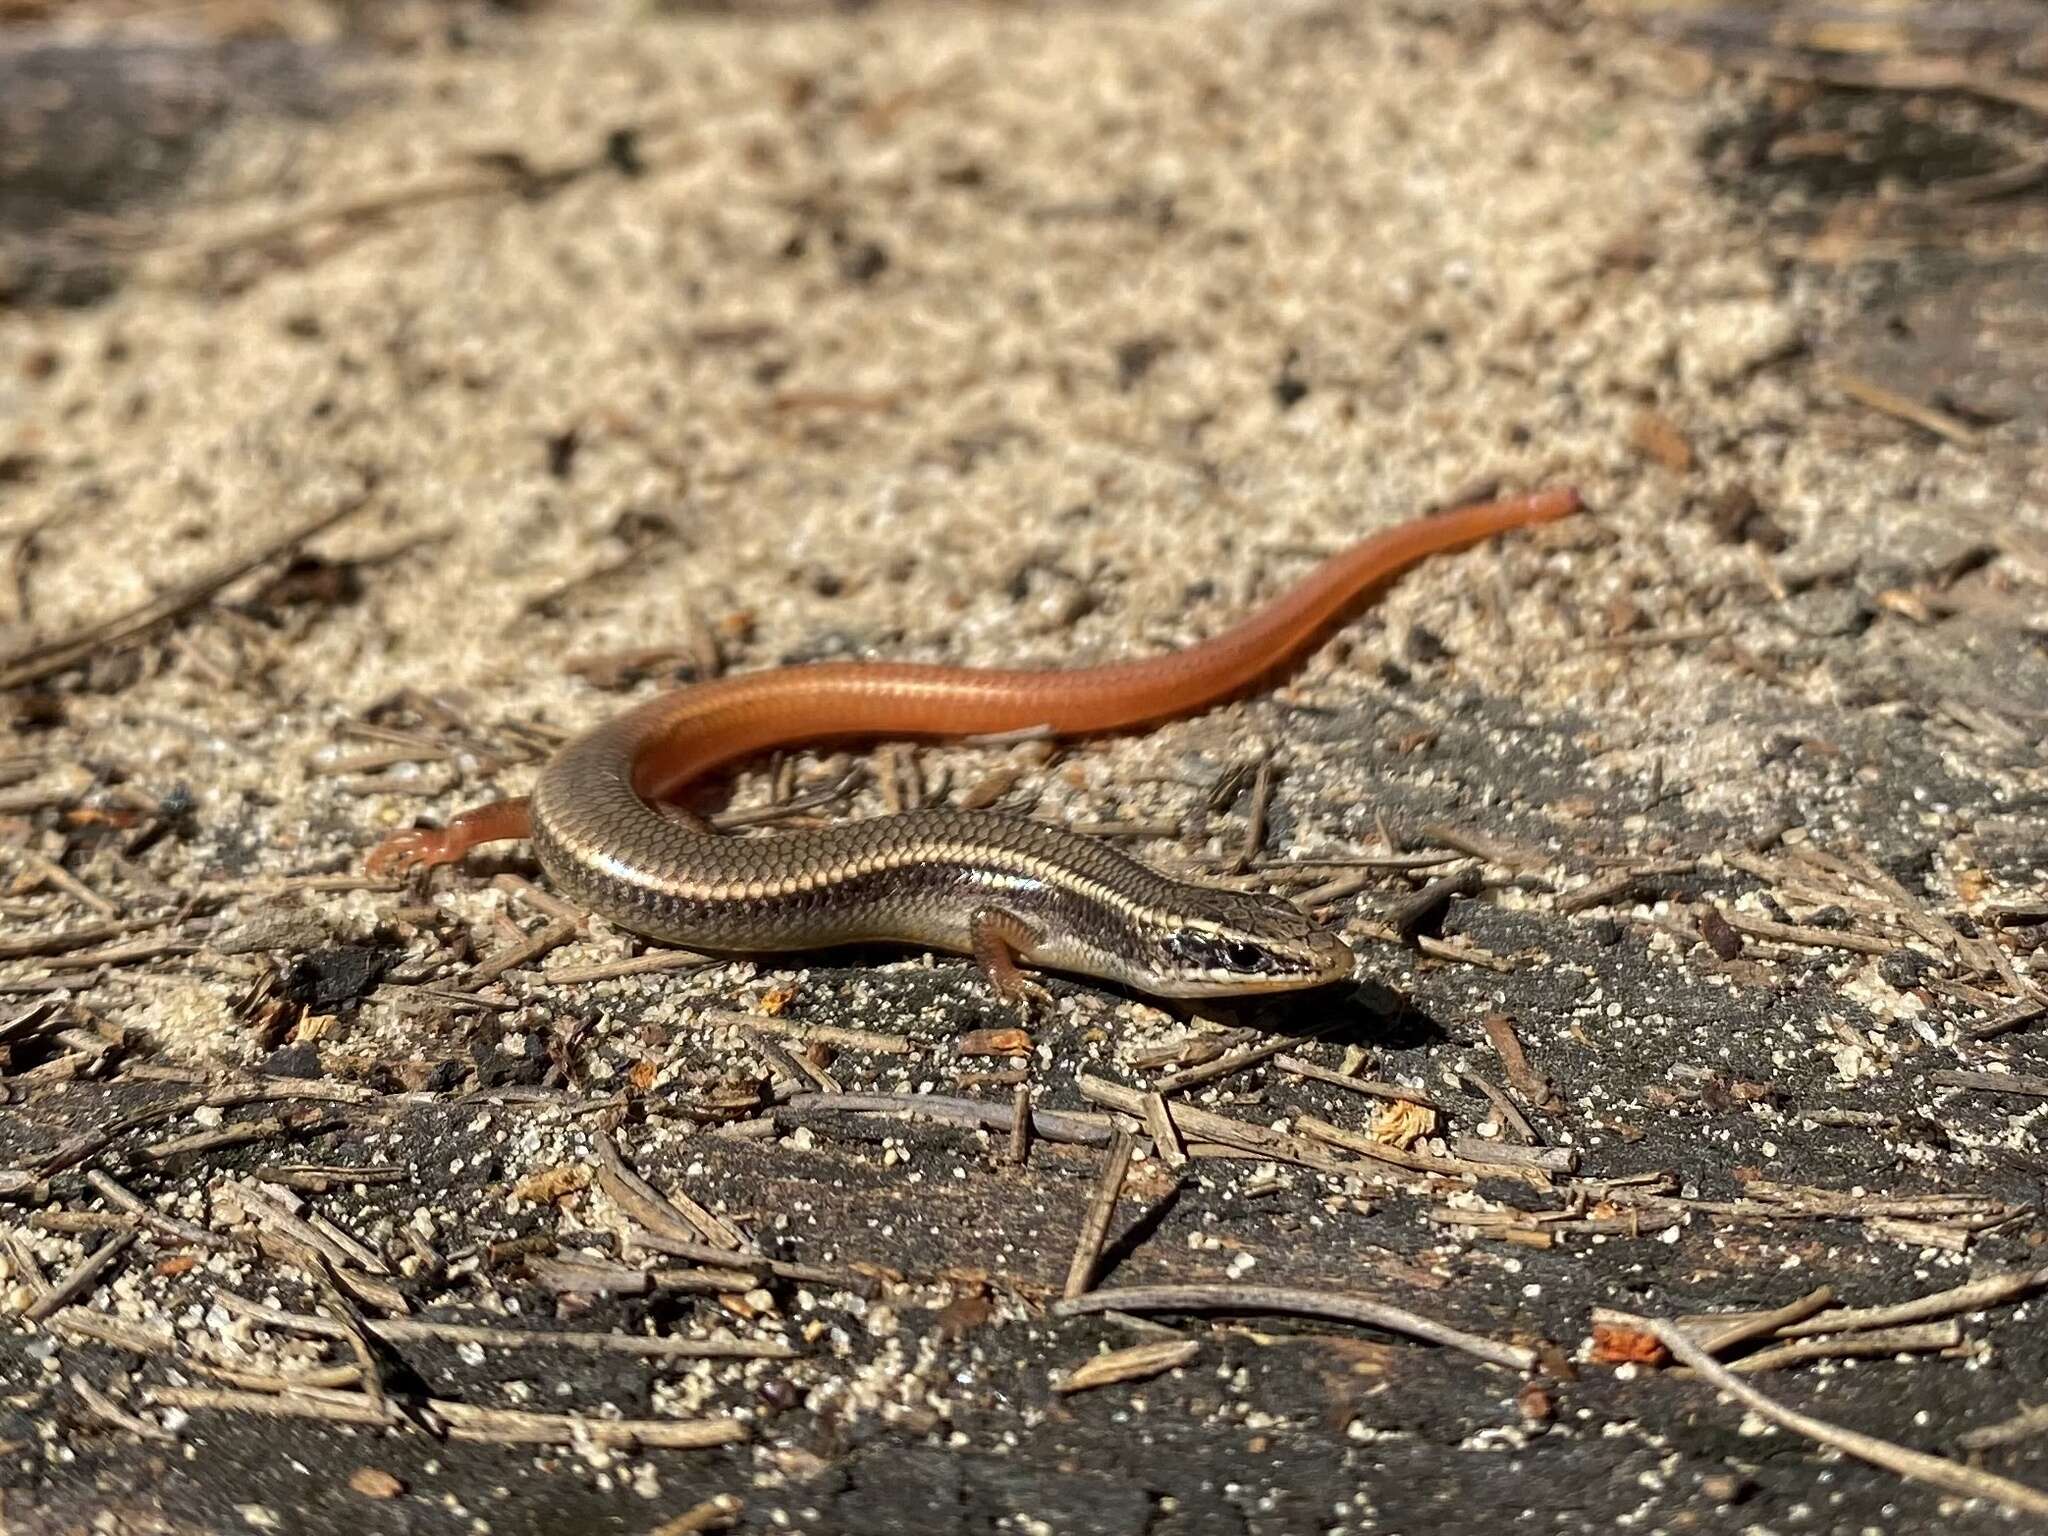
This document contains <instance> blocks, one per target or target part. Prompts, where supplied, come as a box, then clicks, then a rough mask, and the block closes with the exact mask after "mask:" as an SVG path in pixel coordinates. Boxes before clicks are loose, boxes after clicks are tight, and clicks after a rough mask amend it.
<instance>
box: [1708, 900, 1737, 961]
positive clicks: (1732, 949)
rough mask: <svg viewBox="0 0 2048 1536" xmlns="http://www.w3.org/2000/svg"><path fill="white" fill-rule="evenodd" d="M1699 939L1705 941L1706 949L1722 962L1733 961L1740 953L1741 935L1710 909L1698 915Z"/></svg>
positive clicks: (1725, 919) (1726, 920)
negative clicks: (1717, 956)
mask: <svg viewBox="0 0 2048 1536" xmlns="http://www.w3.org/2000/svg"><path fill="white" fill-rule="evenodd" d="M1699 930H1700V937H1701V938H1703V939H1705V940H1706V941H1707V948H1709V949H1711V950H1712V951H1713V952H1714V953H1715V954H1717V955H1719V956H1720V957H1721V958H1722V959H1723V960H1733V959H1734V958H1735V957H1736V956H1737V955H1739V954H1741V953H1742V935H1741V934H1739V933H1737V932H1736V931H1735V930H1734V929H1733V928H1731V927H1729V926H1728V919H1727V918H1725V917H1723V916H1722V915H1721V914H1720V913H1719V912H1717V911H1715V910H1714V909H1713V908H1712V907H1706V908H1703V909H1702V910H1701V912H1700V915H1699Z"/></svg>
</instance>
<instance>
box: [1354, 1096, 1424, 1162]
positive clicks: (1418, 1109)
mask: <svg viewBox="0 0 2048 1536" xmlns="http://www.w3.org/2000/svg"><path fill="white" fill-rule="evenodd" d="M1435 1132H1436V1111H1435V1110H1433V1109H1426V1108H1424V1107H1423V1106H1422V1105H1420V1104H1411V1103H1409V1102H1408V1101H1407V1100H1406V1099H1395V1100H1393V1101H1392V1102H1391V1103H1388V1104H1386V1105H1383V1106H1382V1107H1381V1108H1380V1110H1379V1111H1378V1112H1377V1113H1376V1114H1374V1116H1373V1117H1372V1124H1371V1125H1369V1126H1368V1127H1366V1132H1365V1134H1366V1135H1367V1136H1369V1137H1371V1138H1372V1139H1373V1140H1374V1141H1376V1142H1379V1143H1380V1144H1381V1145H1382V1146H1388V1147H1399V1148H1400V1149H1401V1150H1403V1151H1406V1150H1407V1149H1408V1148H1409V1147H1412V1146H1414V1145H1415V1143H1416V1142H1418V1141H1420V1140H1421V1139H1422V1138H1423V1137H1425V1136H1430V1135H1433V1134H1435Z"/></svg>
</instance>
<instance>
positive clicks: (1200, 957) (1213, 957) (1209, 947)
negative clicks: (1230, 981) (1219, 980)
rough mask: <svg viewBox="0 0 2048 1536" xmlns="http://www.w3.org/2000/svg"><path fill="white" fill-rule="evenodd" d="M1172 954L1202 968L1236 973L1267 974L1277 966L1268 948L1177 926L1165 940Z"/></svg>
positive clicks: (1249, 974) (1247, 974) (1239, 974)
mask: <svg viewBox="0 0 2048 1536" xmlns="http://www.w3.org/2000/svg"><path fill="white" fill-rule="evenodd" d="M1168 943H1169V944H1170V945H1171V946H1172V949H1173V952H1174V954H1175V956H1176V957H1177V958H1178V959H1180V960H1183V961H1185V962H1186V963H1187V964H1189V965H1192V966H1194V967H1195V968H1197V969H1198V970H1204V971H1228V972H1230V973H1231V974H1233V975H1237V976H1266V975H1271V974H1272V973H1273V972H1274V971H1275V970H1277V969H1278V968H1279V967H1278V966H1277V964H1276V963H1275V961H1274V958H1273V955H1272V954H1271V952H1270V951H1268V950H1265V949H1262V948H1260V947H1259V946H1258V945H1256V944H1247V943H1246V942H1244V941H1243V940H1242V939H1220V938H1217V937H1216V936H1215V935H1214V934H1209V933H1197V932H1193V931H1190V930H1187V929H1183V930H1181V931H1180V932H1179V933H1176V934H1174V935H1173V937H1172V938H1171V939H1170V940H1168Z"/></svg>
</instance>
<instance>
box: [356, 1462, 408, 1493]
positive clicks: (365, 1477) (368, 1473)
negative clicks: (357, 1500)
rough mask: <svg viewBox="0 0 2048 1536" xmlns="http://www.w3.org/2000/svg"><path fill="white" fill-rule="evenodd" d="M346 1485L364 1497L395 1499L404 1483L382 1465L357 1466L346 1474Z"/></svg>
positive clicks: (403, 1489)
mask: <svg viewBox="0 0 2048 1536" xmlns="http://www.w3.org/2000/svg"><path fill="white" fill-rule="evenodd" d="M348 1485H349V1487H351V1488H353V1489H354V1490H355V1491H356V1492H357V1493H360V1494H361V1495H362V1496H363V1497H364V1498H366V1499H395V1498H397V1497H398V1496H399V1495H400V1494H401V1493H403V1492H405V1484H404V1483H401V1482H400V1481H399V1480H398V1479H397V1478H395V1477H393V1476H392V1475H391V1474H390V1473H389V1472H386V1471H385V1470H384V1469H383V1468H382V1467H357V1468H356V1469H355V1471H353V1472H351V1473H349V1475H348Z"/></svg>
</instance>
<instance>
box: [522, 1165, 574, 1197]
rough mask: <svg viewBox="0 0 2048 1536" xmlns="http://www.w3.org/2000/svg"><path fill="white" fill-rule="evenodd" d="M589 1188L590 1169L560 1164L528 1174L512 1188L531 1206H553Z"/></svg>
mask: <svg viewBox="0 0 2048 1536" xmlns="http://www.w3.org/2000/svg"><path fill="white" fill-rule="evenodd" d="M589 1187H590V1170H589V1168H587V1167H585V1166H584V1165H582V1164H581V1163H558V1164H557V1165H556V1166H554V1167H552V1168H543V1169H541V1170H540V1171H539V1172H538V1173H530V1174H528V1175H527V1176H526V1177H525V1178H523V1179H521V1180H520V1181H519V1182H518V1183H517V1184H515V1185H513V1186H512V1193H513V1194H515V1195H517V1196H518V1197H519V1198H520V1199H522V1200H524V1201H526V1202H528V1203H529V1204H531V1205H553V1204H554V1203H555V1202H556V1201H558V1200H560V1199H562V1198H563V1197H564V1196H567V1195H573V1194H575V1193H576V1192H577V1191H578V1190H581V1189H588V1188H589Z"/></svg>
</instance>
